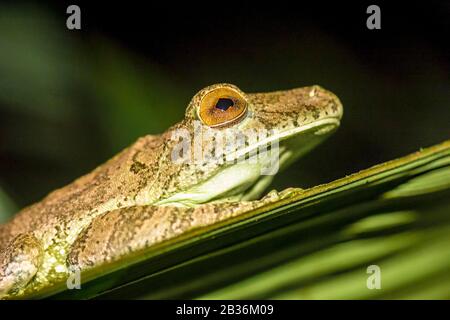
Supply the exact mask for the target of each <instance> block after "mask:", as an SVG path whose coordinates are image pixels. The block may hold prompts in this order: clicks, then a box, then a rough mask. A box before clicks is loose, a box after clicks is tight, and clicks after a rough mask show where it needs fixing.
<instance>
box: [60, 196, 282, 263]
mask: <svg viewBox="0 0 450 320" xmlns="http://www.w3.org/2000/svg"><path fill="white" fill-rule="evenodd" d="M284 196H287V195H286V194H284V193H277V192H271V193H269V194H268V195H267V196H266V197H264V198H262V199H261V200H255V201H244V202H228V203H227V202H217V203H209V204H203V205H199V206H197V207H194V208H186V207H175V206H152V205H148V206H141V207H129V208H122V209H117V210H114V211H111V212H108V213H106V214H104V215H101V216H98V217H96V218H95V219H94V220H93V221H92V222H91V224H90V225H89V227H87V228H86V229H85V230H84V232H83V233H82V234H80V236H79V237H78V238H77V240H76V241H75V242H74V243H73V244H72V246H71V250H70V253H69V255H68V265H69V266H73V267H76V268H79V269H81V270H85V269H90V268H91V267H97V266H100V265H102V264H104V263H108V262H113V261H117V260H119V259H120V258H121V257H123V256H126V255H127V254H130V253H136V252H138V251H139V250H142V249H145V248H147V247H149V246H152V245H154V244H156V243H160V242H163V241H166V240H169V239H172V238H175V237H176V236H179V235H181V234H183V233H186V232H189V231H191V230H194V229H196V228H200V227H205V226H208V225H212V224H215V223H217V222H221V221H224V220H226V219H228V218H231V217H234V216H237V215H239V214H242V213H245V212H248V211H250V210H253V209H256V208H258V207H261V206H263V205H265V204H268V203H272V202H274V201H277V200H279V199H281V198H284Z"/></svg>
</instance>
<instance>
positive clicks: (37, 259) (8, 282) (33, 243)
mask: <svg viewBox="0 0 450 320" xmlns="http://www.w3.org/2000/svg"><path fill="white" fill-rule="evenodd" d="M41 262H42V246H41V243H40V242H39V240H38V239H36V237H34V236H33V235H31V234H19V235H18V236H16V237H15V238H14V239H13V240H12V241H11V242H9V244H8V245H7V246H6V247H5V248H4V249H3V250H2V251H1V252H0V299H1V298H2V297H4V296H5V295H7V294H9V293H12V292H14V291H17V290H20V289H22V288H24V287H25V286H26V285H27V284H28V282H30V280H31V279H32V278H33V277H34V275H35V274H36V272H37V271H38V268H39V266H40V264H41Z"/></svg>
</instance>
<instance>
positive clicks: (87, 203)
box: [0, 84, 342, 298]
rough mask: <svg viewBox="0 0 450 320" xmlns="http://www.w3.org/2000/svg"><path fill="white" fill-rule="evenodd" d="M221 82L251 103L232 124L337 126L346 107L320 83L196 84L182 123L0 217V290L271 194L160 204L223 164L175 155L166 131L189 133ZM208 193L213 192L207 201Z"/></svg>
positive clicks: (62, 274) (103, 257)
mask: <svg viewBox="0 0 450 320" xmlns="http://www.w3.org/2000/svg"><path fill="white" fill-rule="evenodd" d="M224 86H228V87H230V88H233V89H234V90H237V91H239V92H240V93H241V94H242V96H243V97H245V100H246V102H247V105H248V113H247V115H246V116H245V117H244V118H243V119H239V122H238V123H233V124H230V125H232V126H233V127H235V128H238V129H242V130H245V129H249V128H253V129H262V128H265V129H272V130H275V132H276V133H275V134H278V132H286V131H287V130H292V129H295V128H301V127H303V126H305V125H308V124H314V123H316V122H317V121H320V120H322V119H334V120H336V123H335V124H333V125H334V127H337V126H338V125H339V122H338V121H339V119H340V118H341V116H342V105H341V103H340V102H339V99H338V98H337V97H336V96H335V95H334V94H332V93H331V92H329V91H326V90H324V89H322V88H320V87H318V86H312V87H304V88H298V89H293V90H288V91H277V92H271V93H256V94H245V93H243V92H242V91H240V90H239V89H238V88H237V87H235V86H233V85H229V84H217V85H213V86H209V87H207V88H205V89H203V90H201V91H200V92H198V93H197V94H196V95H195V96H194V97H193V99H192V100H191V102H190V104H189V105H188V107H187V110H186V115H185V119H184V120H182V121H181V122H180V123H178V124H176V125H174V126H173V127H171V128H170V129H168V130H167V131H166V132H165V133H163V134H161V135H155V136H150V135H149V136H144V137H142V138H140V139H138V140H137V141H136V142H135V143H134V144H133V145H131V146H130V147H128V148H127V149H125V150H123V151H122V152H120V153H119V154H118V155H116V156H115V157H113V158H112V159H110V160H109V161H107V162H106V163H105V164H103V165H101V166H99V167H98V168H96V169H95V170H94V171H92V172H91V173H89V174H87V175H85V176H83V177H81V178H79V179H77V180H75V181H74V182H73V183H71V184H69V185H68V186H66V187H63V188H61V189H58V190H55V191H53V192H52V193H50V194H49V195H48V196H47V197H45V198H44V199H43V200H42V201H40V202H38V203H36V204H34V205H31V206H29V207H27V208H25V209H23V210H22V211H21V212H19V213H18V214H17V215H16V216H15V217H14V218H13V219H12V220H11V221H10V222H9V223H7V224H5V225H2V226H0V297H4V298H13V297H15V296H20V295H21V294H24V293H26V292H30V291H36V290H39V289H42V288H45V287H47V286H50V285H52V284H53V283H56V282H60V281H62V280H64V279H66V278H67V276H68V273H67V272H68V271H67V268H68V267H69V266H77V267H78V268H80V269H81V270H82V271H83V270H87V269H89V268H92V267H94V266H99V265H102V264H104V263H107V262H111V261H117V260H119V259H120V258H122V257H123V256H126V255H127V254H129V253H130V252H135V251H138V250H141V249H143V248H146V247H149V246H151V245H153V244H155V243H160V242H162V241H165V240H168V239H171V238H174V237H176V236H177V235H180V234H183V233H185V232H187V231H189V230H193V229H196V228H199V227H203V226H207V225H211V224H214V223H217V222H219V221H223V220H225V219H228V218H230V217H233V216H236V215H238V214H240V213H242V212H245V211H248V210H250V209H253V208H256V207H258V206H261V205H263V204H265V203H267V202H268V201H269V202H270V201H273V200H274V199H275V198H276V197H273V194H272V195H271V196H269V197H266V198H264V199H263V200H255V201H239V202H222V203H220V202H217V200H221V195H220V194H211V197H210V198H208V199H205V201H204V202H205V203H195V205H193V206H194V207H193V208H189V207H186V206H184V205H183V204H182V205H181V206H179V205H178V204H177V203H173V204H172V203H170V201H169V203H166V204H165V205H164V206H162V205H160V204H159V202H161V201H162V200H164V199H171V197H173V196H174V195H177V194H179V193H180V192H181V191H186V190H190V189H191V188H192V187H193V186H197V185H200V184H202V183H203V182H205V181H208V180H209V179H211V178H213V177H215V176H216V175H217V173H219V172H221V171H222V170H224V167H225V166H226V165H225V164H218V163H213V162H205V163H204V164H202V165H200V166H199V165H190V164H186V163H185V164H176V163H174V162H173V161H171V152H172V150H173V148H174V146H175V145H176V144H177V143H178V141H175V140H174V139H171V137H172V133H173V132H174V131H175V130H177V129H185V130H188V131H189V132H191V133H192V132H193V130H194V121H196V120H198V118H197V108H198V106H199V104H200V101H201V100H202V98H203V97H204V96H205V94H207V93H208V92H210V91H211V90H214V89H216V88H222V87H224ZM318 127H319V126H318ZM320 128H321V127H320ZM222 129H223V128H217V129H215V130H222ZM308 143H309V142H308ZM297 147H298V148H299V149H301V148H303V147H305V148H306V147H307V146H302V145H299V146H297ZM294 154H298V153H296V152H295V153H294ZM251 182H252V183H254V182H256V181H251ZM232 190H233V189H232ZM232 190H231V191H230V192H231V193H232V192H233V191H232ZM240 192H242V191H240ZM228 195H229V194H228ZM236 196H239V197H240V196H241V195H240V194H237V195H236ZM238 199H239V198H238ZM212 200H215V201H216V202H213V203H208V202H211V201H212Z"/></svg>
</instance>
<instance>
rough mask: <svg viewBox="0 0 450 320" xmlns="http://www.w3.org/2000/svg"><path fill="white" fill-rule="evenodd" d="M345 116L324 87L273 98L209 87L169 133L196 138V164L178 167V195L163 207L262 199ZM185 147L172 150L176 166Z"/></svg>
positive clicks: (190, 151)
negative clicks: (280, 172)
mask: <svg viewBox="0 0 450 320" xmlns="http://www.w3.org/2000/svg"><path fill="white" fill-rule="evenodd" d="M342 113H343V108H342V104H341V102H340V101H339V99H338V98H337V97H336V96H335V95H334V94H333V93H331V92H329V91H327V90H325V89H323V88H321V87H319V86H311V87H303V88H297V89H292V90H286V91H276V92H269V93H244V92H243V91H241V90H240V89H239V88H238V87H236V86H234V85H231V84H215V85H212V86H208V87H206V88H204V89H202V90H200V91H199V92H198V93H197V94H196V95H195V96H194V97H193V98H192V100H191V102H190V104H189V106H188V108H187V110H186V116H185V120H184V121H182V122H181V123H180V124H178V125H176V126H175V127H173V128H172V129H171V131H169V132H171V134H172V135H173V133H174V132H176V131H177V130H182V131H184V132H188V133H189V135H190V136H191V140H189V143H188V144H187V145H188V146H189V148H185V151H186V150H187V153H186V152H185V155H186V154H187V155H188V158H189V159H188V160H186V159H185V160H186V161H184V163H182V164H179V165H178V168H179V169H178V170H177V179H176V180H177V181H176V182H175V185H176V189H178V190H177V192H176V193H175V194H171V195H169V196H168V197H167V198H165V199H164V200H162V201H161V202H160V203H180V204H187V205H194V204H198V203H205V202H208V201H212V200H223V199H230V198H232V199H253V198H255V197H258V196H259V195H260V194H261V192H262V191H263V190H264V189H265V188H266V187H267V185H268V184H269V183H270V181H271V180H272V178H273V175H274V174H275V173H276V172H278V170H279V169H282V168H284V167H286V166H287V165H288V164H290V163H292V162H293V161H294V160H296V159H297V158H298V157H300V156H301V155H302V154H304V153H306V152H308V151H309V150H310V149H312V148H313V147H314V146H316V145H317V144H318V143H319V142H321V141H323V140H324V138H326V137H327V136H329V135H330V134H331V133H332V132H333V131H334V130H335V129H336V128H337V127H338V126H339V123H340V119H341V117H342ZM243 137H244V138H243ZM249 137H250V138H249ZM178 138H179V135H178V136H177V138H176V139H178ZM233 138H234V139H233ZM177 141H178V140H177ZM220 144H222V145H220ZM179 146H180V144H178V146H177V145H176V144H172V149H173V150H175V151H173V150H172V153H171V155H172V161H174V162H177V160H176V159H173V155H179V154H182V153H183V152H182V150H181V151H180V148H179ZM267 150H269V151H268V152H264V151H267ZM211 155H212V156H213V157H212V158H211ZM255 155H256V156H255ZM250 156H253V158H251V157H250ZM249 157H250V158H251V160H249ZM245 159H246V160H247V161H244V160H245ZM178 160H179V159H178ZM274 161H275V162H274Z"/></svg>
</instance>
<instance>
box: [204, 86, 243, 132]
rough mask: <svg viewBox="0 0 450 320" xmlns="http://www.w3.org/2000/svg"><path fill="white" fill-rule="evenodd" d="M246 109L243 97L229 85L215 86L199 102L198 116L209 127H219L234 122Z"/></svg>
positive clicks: (240, 117) (239, 118) (241, 116)
mask: <svg viewBox="0 0 450 320" xmlns="http://www.w3.org/2000/svg"><path fill="white" fill-rule="evenodd" d="M246 111H247V102H246V101H245V98H244V97H243V96H242V95H241V94H240V93H239V92H238V91H236V90H234V89H233V88H230V87H222V88H216V89H214V90H212V91H210V92H208V93H207V94H206V95H205V96H204V97H203V99H202V100H201V102H200V107H199V108H198V117H199V118H200V120H201V121H202V122H203V123H204V124H206V125H207V126H209V127H221V126H226V125H230V124H232V123H235V122H237V121H239V120H241V119H242V118H243V116H244V115H245V114H246Z"/></svg>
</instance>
